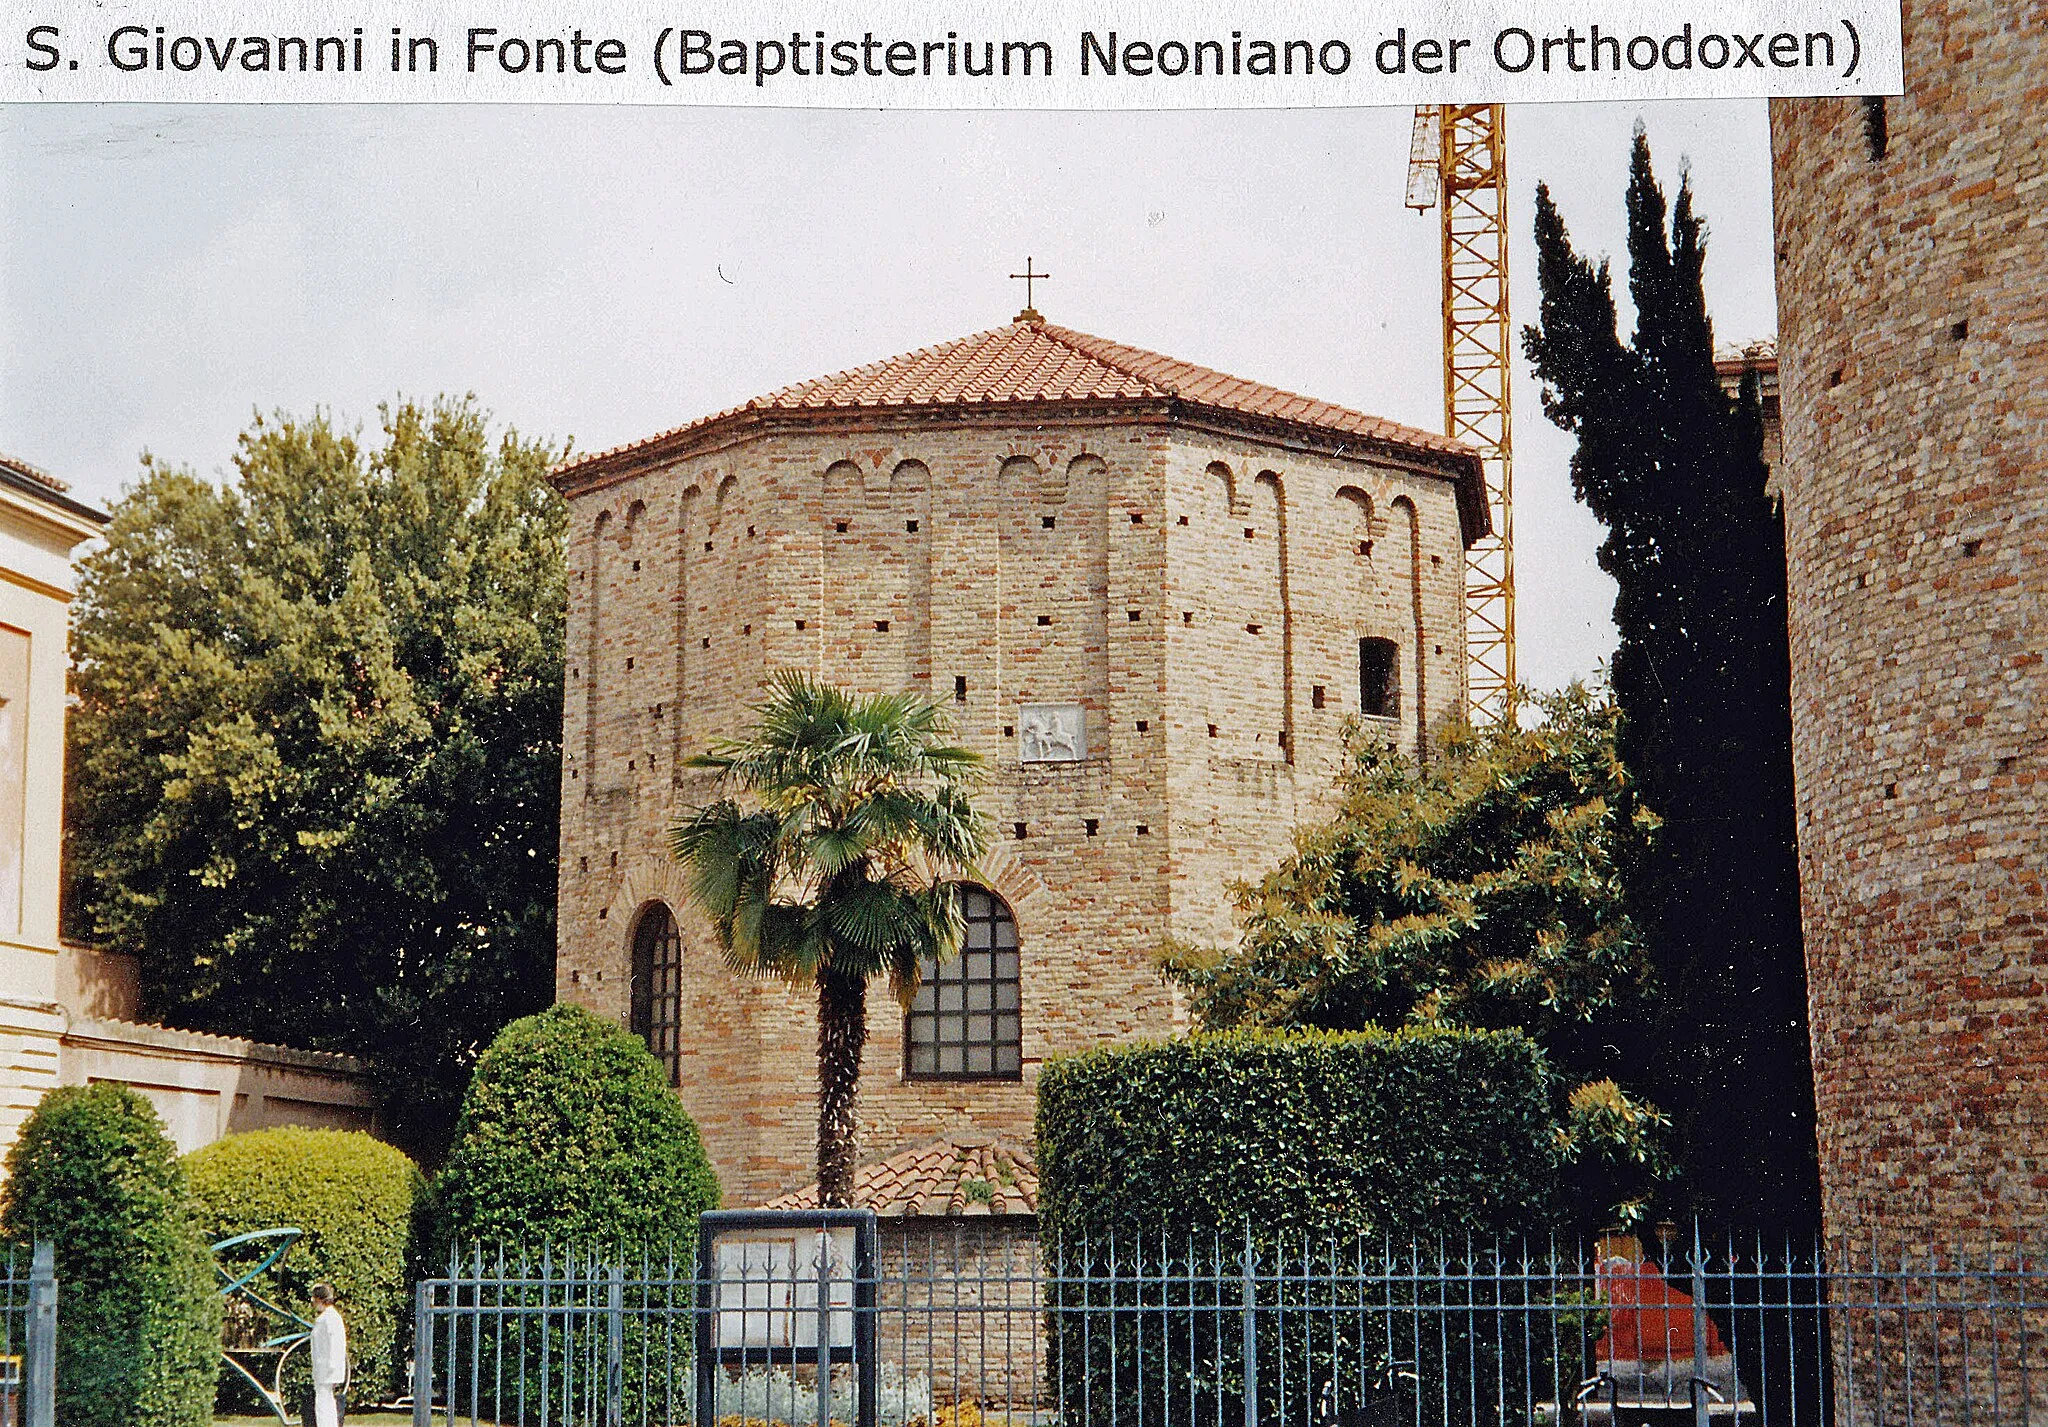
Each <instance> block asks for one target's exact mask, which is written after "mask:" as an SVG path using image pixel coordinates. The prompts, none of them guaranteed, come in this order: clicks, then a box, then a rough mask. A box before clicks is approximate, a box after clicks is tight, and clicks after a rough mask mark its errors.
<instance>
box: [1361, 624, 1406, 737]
mask: <svg viewBox="0 0 2048 1427" xmlns="http://www.w3.org/2000/svg"><path fill="white" fill-rule="evenodd" d="M1400 654H1401V651H1400V648H1399V646H1398V645H1396V644H1395V643H1394V641H1393V640H1391V639H1361V640H1359V641H1358V711H1359V712H1360V713H1362V714H1364V715H1365V716H1366V717H1367V718H1399V717H1400V716H1401V661H1400Z"/></svg>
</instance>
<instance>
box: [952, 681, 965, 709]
mask: <svg viewBox="0 0 2048 1427" xmlns="http://www.w3.org/2000/svg"><path fill="white" fill-rule="evenodd" d="M953 702H954V703H956V704H964V703H966V702H967V676H966V675H965V674H955V675H954V676H953Z"/></svg>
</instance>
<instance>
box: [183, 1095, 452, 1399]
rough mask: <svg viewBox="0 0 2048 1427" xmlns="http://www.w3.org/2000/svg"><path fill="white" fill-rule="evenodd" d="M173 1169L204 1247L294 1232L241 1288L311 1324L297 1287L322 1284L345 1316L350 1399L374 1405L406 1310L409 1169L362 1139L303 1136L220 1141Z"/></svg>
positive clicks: (393, 1359) (413, 1168) (391, 1371)
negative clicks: (182, 1178) (278, 1260)
mask: <svg viewBox="0 0 2048 1427" xmlns="http://www.w3.org/2000/svg"><path fill="white" fill-rule="evenodd" d="M185 1166H186V1169H187V1170H188V1171H189V1172H190V1174H191V1177H192V1193H193V1196H194V1198H195V1199H196V1200H197V1201H198V1205H199V1217H200V1223H201V1225H202V1227H203V1228H204V1229H205V1231H206V1234H207V1237H208V1240H209V1241H217V1240H220V1239H225V1238H228V1237H230V1236H232V1235H235V1234H245V1233H250V1232H252V1231H254V1230H257V1229H276V1228H284V1227H292V1228H298V1229H303V1230H305V1237H304V1238H302V1239H300V1240H299V1242H298V1243H297V1244H296V1245H295V1246H294V1247H293V1248H292V1250H291V1252H290V1253H289V1254H287V1255H286V1257H285V1260H284V1262H283V1263H282V1264H280V1265H278V1267H277V1268H275V1269H273V1270H271V1271H270V1272H269V1273H267V1274H265V1275H264V1276H263V1278H262V1279H260V1280H258V1282H257V1283H256V1284H255V1285H253V1286H254V1287H255V1288H256V1290H257V1291H258V1292H260V1293H261V1294H262V1295H263V1296H264V1297H266V1298H268V1299H270V1300H271V1301H272V1302H274V1303H278V1304H281V1305H282V1306H284V1307H287V1308H290V1309H292V1310H294V1311H295V1312H298V1313H301V1314H304V1315H305V1316H307V1317H311V1316H312V1314H311V1311H310V1305H309V1302H308V1299H307V1293H308V1291H309V1290H310V1289H311V1288H312V1286H313V1285H314V1284H315V1283H317V1282H319V1281H320V1280H322V1279H325V1280H327V1281H328V1282H330V1283H332V1284H333V1285H334V1287H335V1291H336V1293H337V1295H338V1296H339V1299H340V1302H339V1304H338V1306H339V1307H340V1309H341V1312H342V1315H343V1316H344V1317H345V1318H346V1319H347V1320H348V1346H349V1358H350V1361H351V1364H352V1367H353V1381H354V1383H355V1385H356V1397H357V1400H359V1401H370V1400H372V1399H373V1398H377V1399H381V1398H383V1397H384V1396H385V1395H386V1394H387V1393H388V1392H389V1391H390V1389H391V1388H392V1387H393V1386H394V1385H395V1384H396V1382H397V1379H398V1373H399V1368H400V1364H401V1361H402V1360H401V1358H400V1357H399V1352H398V1349H399V1346H400V1344H399V1329H400V1325H401V1324H402V1323H404V1322H405V1321H406V1320H407V1319H409V1318H410V1317H411V1312H412V1304H411V1302H410V1298H409V1293H410V1290H409V1287H408V1272H407V1270H408V1268H409V1266H410V1263H411V1255H412V1242H413V1217H414V1213H415V1211H416V1209H417V1208H418V1206H419V1204H420V1202H421V1200H422V1199H423V1197H424V1194H425V1190H426V1180H425V1179H424V1177H423V1176H422V1175H421V1174H420V1171H419V1167H418V1166H417V1165H415V1164H414V1163H413V1162H412V1161H411V1160H409V1159H407V1158H406V1157H405V1155H404V1154H403V1153H401V1152H400V1151H398V1150H396V1149H393V1148H392V1147H391V1146H390V1145H387V1144H383V1143H380V1142H379V1141H377V1140H373V1139H371V1138H370V1137H369V1136H368V1135H365V1134H358V1133H356V1132H354V1131H344V1130H306V1129H275V1130H257V1131H254V1132H252V1133H250V1134H245V1135H229V1136H228V1137H227V1138H226V1139H224V1140H218V1141H216V1142H215V1143H213V1144H210V1145H207V1146H206V1147H205V1148H204V1149H198V1150H194V1151H193V1152H192V1153H191V1154H189V1155H187V1156H186V1157H185Z"/></svg>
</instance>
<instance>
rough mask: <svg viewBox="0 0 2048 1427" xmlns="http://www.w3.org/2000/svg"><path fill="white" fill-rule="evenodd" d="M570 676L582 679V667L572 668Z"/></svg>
mask: <svg viewBox="0 0 2048 1427" xmlns="http://www.w3.org/2000/svg"><path fill="white" fill-rule="evenodd" d="M569 677H570V678H572V679H580V678H582V677H583V671H582V670H581V669H571V670H570V671H569Z"/></svg>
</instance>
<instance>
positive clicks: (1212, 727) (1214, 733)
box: [1209, 723, 1220, 738]
mask: <svg viewBox="0 0 2048 1427" xmlns="http://www.w3.org/2000/svg"><path fill="white" fill-rule="evenodd" d="M1219 734H1220V730H1219V729H1218V728H1217V727H1216V725H1215V724H1213V723H1212V724H1210V725H1209V737H1211V738H1216V737H1218V736H1219Z"/></svg>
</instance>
